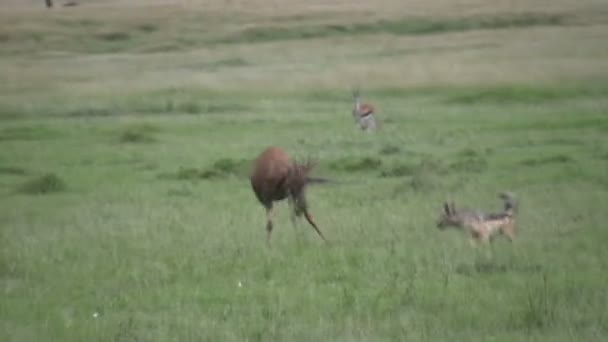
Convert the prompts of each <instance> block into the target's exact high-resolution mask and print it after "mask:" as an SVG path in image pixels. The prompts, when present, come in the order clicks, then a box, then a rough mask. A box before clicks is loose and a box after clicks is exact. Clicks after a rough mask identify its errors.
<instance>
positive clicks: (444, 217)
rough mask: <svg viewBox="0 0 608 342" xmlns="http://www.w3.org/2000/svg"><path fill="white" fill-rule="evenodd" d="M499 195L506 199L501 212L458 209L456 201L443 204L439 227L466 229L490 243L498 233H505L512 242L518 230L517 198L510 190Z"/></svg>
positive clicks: (480, 239)
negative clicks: (455, 204)
mask: <svg viewBox="0 0 608 342" xmlns="http://www.w3.org/2000/svg"><path fill="white" fill-rule="evenodd" d="M498 197H499V198H501V199H502V200H503V201H504V208H503V210H502V211H501V212H494V213H486V212H483V211H480V210H471V209H456V207H455V206H454V202H452V203H451V204H448V203H447V202H445V203H444V205H443V213H442V214H441V216H440V217H439V220H438V222H437V227H438V228H440V229H445V228H446V227H454V228H459V229H463V230H465V231H466V232H467V233H468V234H469V235H470V238H471V240H470V241H471V243H472V244H474V243H475V241H477V242H483V243H486V244H487V243H488V242H490V241H491V240H492V239H493V237H495V236H496V235H498V234H502V235H505V236H506V237H508V238H509V240H510V241H511V242H512V241H513V240H514V239H515V233H516V230H517V217H516V216H517V200H516V199H515V196H514V195H513V194H512V193H510V192H502V193H500V194H498Z"/></svg>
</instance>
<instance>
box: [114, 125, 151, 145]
mask: <svg viewBox="0 0 608 342" xmlns="http://www.w3.org/2000/svg"><path fill="white" fill-rule="evenodd" d="M156 131H157V129H156V127H153V126H148V125H141V126H133V127H129V128H127V129H125V130H124V131H123V132H122V133H121V134H120V136H119V141H120V142H122V143H151V142H155V141H156V137H155V136H154V133H155V132H156Z"/></svg>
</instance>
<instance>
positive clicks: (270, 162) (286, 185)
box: [250, 147, 326, 243]
mask: <svg viewBox="0 0 608 342" xmlns="http://www.w3.org/2000/svg"><path fill="white" fill-rule="evenodd" d="M314 166H315V163H313V162H311V161H308V162H306V163H297V162H295V161H293V160H292V159H291V157H289V155H288V154H287V153H286V152H285V151H283V150H282V149H280V148H278V147H269V148H267V149H266V150H264V151H263V152H262V154H260V155H259V156H258V158H257V159H256V160H255V163H254V168H253V172H252V173H251V177H250V180H251V186H252V188H253V192H254V193H255V195H256V197H257V199H258V200H259V201H260V203H262V205H263V206H264V208H265V209H266V219H267V223H266V230H267V231H268V235H267V239H266V240H267V242H268V243H270V234H271V233H272V227H273V222H272V207H273V203H274V202H277V201H282V200H284V199H286V198H287V200H288V203H289V206H290V208H291V210H292V216H291V217H292V222H294V224H295V218H296V217H300V216H301V215H302V214H304V217H305V218H306V220H307V221H308V223H310V225H311V226H312V227H313V228H314V229H315V231H316V232H317V234H319V236H320V237H321V238H322V239H323V240H324V241H326V239H325V237H324V236H323V234H322V233H321V231H320V230H319V228H318V227H317V225H316V224H315V222H314V221H313V218H312V215H310V213H309V212H308V203H307V201H306V186H307V185H308V184H309V183H311V182H313V181H318V182H324V181H326V180H324V179H322V178H316V179H313V178H311V177H309V174H310V172H311V171H312V169H313V168H314Z"/></svg>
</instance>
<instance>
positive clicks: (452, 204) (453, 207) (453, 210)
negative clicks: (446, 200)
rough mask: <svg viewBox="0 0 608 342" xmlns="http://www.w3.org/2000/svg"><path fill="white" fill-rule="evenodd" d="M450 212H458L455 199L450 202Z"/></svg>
mask: <svg viewBox="0 0 608 342" xmlns="http://www.w3.org/2000/svg"><path fill="white" fill-rule="evenodd" d="M450 213H452V214H455V213H456V206H455V205H454V201H452V202H450Z"/></svg>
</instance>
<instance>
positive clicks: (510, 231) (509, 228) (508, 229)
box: [501, 223, 516, 242]
mask: <svg viewBox="0 0 608 342" xmlns="http://www.w3.org/2000/svg"><path fill="white" fill-rule="evenodd" d="M515 229H516V227H515V223H509V224H507V225H505V226H504V227H503V228H502V230H501V232H502V234H503V235H505V236H506V237H507V238H509V241H511V242H513V241H514V240H515Z"/></svg>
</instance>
